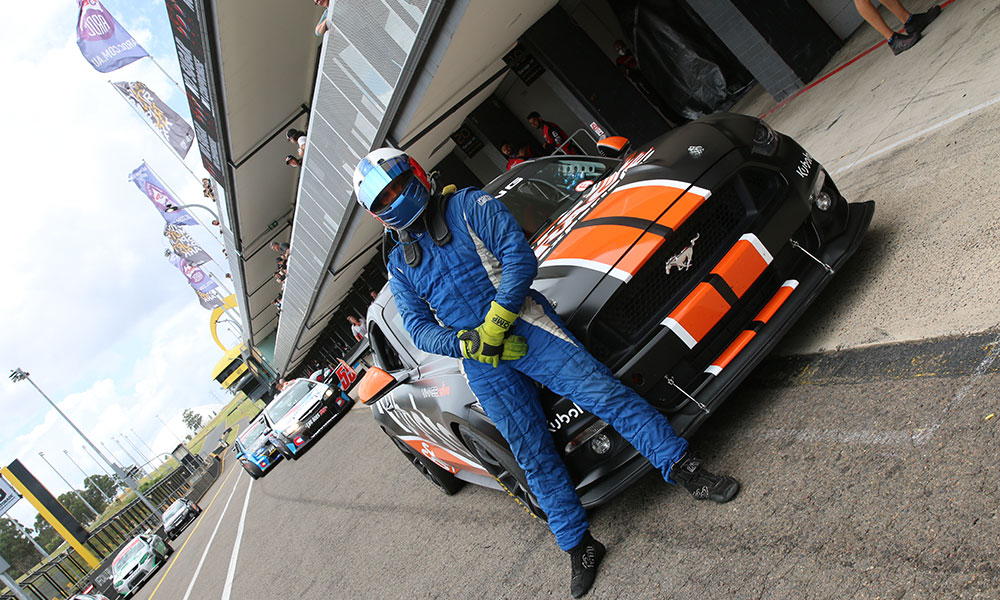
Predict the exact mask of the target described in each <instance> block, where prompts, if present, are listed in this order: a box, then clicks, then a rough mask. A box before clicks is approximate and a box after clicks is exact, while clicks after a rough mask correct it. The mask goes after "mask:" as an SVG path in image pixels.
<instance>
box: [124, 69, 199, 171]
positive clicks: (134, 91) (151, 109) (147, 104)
mask: <svg viewBox="0 0 1000 600" xmlns="http://www.w3.org/2000/svg"><path fill="white" fill-rule="evenodd" d="M111 85H113V86H115V87H116V88H118V91H119V92H121V94H122V96H124V97H125V98H127V99H128V100H129V101H130V102H132V104H134V105H135V106H136V108H138V109H139V111H140V112H141V113H142V114H143V116H145V117H146V120H147V121H149V122H150V124H152V126H153V129H155V130H156V132H157V133H159V134H160V136H161V137H162V138H163V139H165V140H166V141H167V143H168V144H170V147H171V148H173V149H174V152H176V153H177V155H178V156H180V157H181V158H184V157H185V156H187V153H188V150H190V149H191V144H193V143H194V129H193V128H192V127H191V126H190V125H188V124H187V121H185V120H184V119H183V117H181V116H180V115H179V114H177V113H176V112H174V109H172V108H170V107H169V106H167V103H166V102H164V101H163V100H160V97H159V96H157V95H156V94H154V93H153V91H152V90H150V89H149V88H148V87H146V84H145V83H143V82H141V81H117V82H115V83H112V84H111Z"/></svg>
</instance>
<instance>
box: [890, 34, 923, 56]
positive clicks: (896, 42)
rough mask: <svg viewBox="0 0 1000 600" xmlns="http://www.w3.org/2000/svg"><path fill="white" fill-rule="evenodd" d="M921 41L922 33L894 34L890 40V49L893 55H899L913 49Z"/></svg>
mask: <svg viewBox="0 0 1000 600" xmlns="http://www.w3.org/2000/svg"><path fill="white" fill-rule="evenodd" d="M919 41H920V32H919V31H918V32H916V33H894V34H893V35H892V37H891V38H889V49H890V50H892V53H893V54H896V55H899V54H902V53H903V52H906V51H907V50H909V49H910V48H912V47H913V45H914V44H916V43H917V42H919Z"/></svg>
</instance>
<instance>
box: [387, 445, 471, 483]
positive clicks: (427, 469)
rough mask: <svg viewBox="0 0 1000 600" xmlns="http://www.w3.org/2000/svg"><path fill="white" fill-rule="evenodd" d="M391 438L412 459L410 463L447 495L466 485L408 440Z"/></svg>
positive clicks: (404, 454) (408, 458)
mask: <svg viewBox="0 0 1000 600" xmlns="http://www.w3.org/2000/svg"><path fill="white" fill-rule="evenodd" d="M390 439H391V440H392V443H393V444H396V447H397V448H399V451H400V452H402V453H403V456H405V457H406V459H407V460H409V461H410V464H412V465H413V466H414V467H416V468H417V470H418V471H420V473H421V474H422V475H423V476H424V477H426V478H427V481H430V482H431V483H433V484H434V487H436V488H437V489H439V490H441V491H442V492H443V493H444V494H445V495H446V496H451V495H452V494H454V493H455V492H457V491H458V490H460V489H462V486H463V485H465V482H464V481H462V480H461V479H459V478H457V477H455V476H454V475H452V474H451V473H449V472H448V471H446V470H444V469H442V468H441V467H440V466H438V465H437V464H435V463H434V461H432V460H431V459H429V458H427V457H426V456H424V455H423V454H420V453H419V452H417V451H416V450H414V449H413V448H412V447H410V446H409V445H408V444H407V443H406V442H404V441H402V440H400V439H399V438H397V437H396V436H390Z"/></svg>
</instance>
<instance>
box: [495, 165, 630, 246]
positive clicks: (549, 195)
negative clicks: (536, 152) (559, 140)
mask: <svg viewBox="0 0 1000 600" xmlns="http://www.w3.org/2000/svg"><path fill="white" fill-rule="evenodd" d="M618 162H619V161H617V160H614V159H610V158H596V157H560V158H545V159H540V160H534V161H531V162H529V163H526V164H524V165H523V166H521V167H518V168H517V170H516V171H515V172H514V173H512V174H511V176H509V177H501V178H498V179H496V180H494V181H493V182H492V183H490V184H489V185H488V186H486V187H485V188H484V191H485V192H486V193H488V194H491V195H492V196H493V197H494V198H497V199H499V200H500V201H501V202H503V203H504V204H505V205H506V206H507V208H509V209H510V212H511V213H513V214H514V218H515V219H517V222H518V224H520V225H521V230H522V231H524V235H525V237H527V238H528V239H529V240H530V239H531V238H533V237H534V236H535V234H536V233H538V231H539V230H541V229H543V228H544V227H545V226H546V225H547V224H549V223H551V222H552V221H554V220H555V219H557V218H558V217H559V215H561V214H562V213H563V212H565V211H566V210H567V209H568V208H569V207H570V206H572V205H573V204H574V203H575V202H576V201H577V200H578V199H579V198H580V196H582V195H583V194H584V192H586V191H587V190H588V189H590V187H591V186H592V185H593V184H594V183H596V182H597V181H598V180H600V179H601V178H602V177H604V176H605V175H607V174H608V173H609V172H610V171H611V170H612V169H614V168H615V167H616V166H617V165H618Z"/></svg>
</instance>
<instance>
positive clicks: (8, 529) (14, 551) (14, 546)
mask: <svg viewBox="0 0 1000 600" xmlns="http://www.w3.org/2000/svg"><path fill="white" fill-rule="evenodd" d="M0 556H3V557H4V558H5V559H7V562H8V563H10V567H11V568H10V570H9V571H7V573H8V574H9V575H10V576H11V577H13V578H14V579H17V578H18V577H20V576H21V575H23V574H25V573H27V572H28V570H29V569H31V567H33V566H35V565H36V564H38V562H39V561H41V560H42V555H41V554H39V553H38V550H35V547H34V546H32V545H31V541H30V540H29V539H28V538H27V537H26V536H25V535H23V534H22V533H21V532H20V531H19V530H18V528H17V525H15V524H14V522H13V521H11V520H10V519H8V518H7V517H3V518H0ZM0 587H3V586H0Z"/></svg>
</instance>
